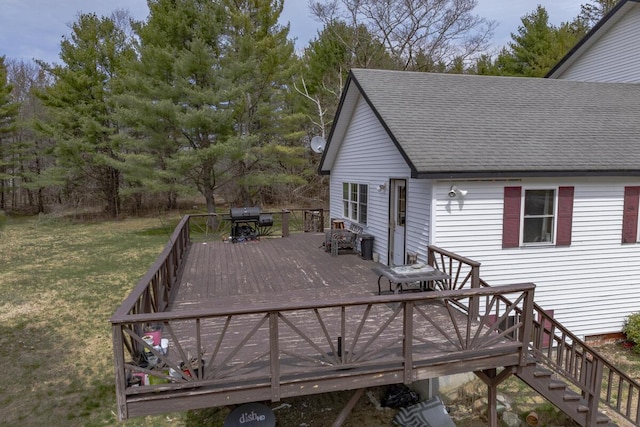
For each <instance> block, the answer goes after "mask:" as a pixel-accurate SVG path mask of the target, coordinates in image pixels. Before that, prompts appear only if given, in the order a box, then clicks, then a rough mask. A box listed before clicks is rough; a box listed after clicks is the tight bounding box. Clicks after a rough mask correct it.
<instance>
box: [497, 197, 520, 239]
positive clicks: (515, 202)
mask: <svg viewBox="0 0 640 427" xmlns="http://www.w3.org/2000/svg"><path fill="white" fill-rule="evenodd" d="M521 203H522V187H504V212H503V214H502V247H503V248H517V247H519V246H520V205H521Z"/></svg>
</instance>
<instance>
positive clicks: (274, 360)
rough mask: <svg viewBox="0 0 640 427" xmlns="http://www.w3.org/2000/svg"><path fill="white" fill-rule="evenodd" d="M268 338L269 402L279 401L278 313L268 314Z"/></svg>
mask: <svg viewBox="0 0 640 427" xmlns="http://www.w3.org/2000/svg"><path fill="white" fill-rule="evenodd" d="M269 337H270V341H271V342H270V346H269V349H270V356H269V357H270V359H271V401H272V402H278V401H279V400H280V336H279V334H278V312H277V311H274V312H271V313H269Z"/></svg>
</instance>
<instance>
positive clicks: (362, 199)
mask: <svg viewBox="0 0 640 427" xmlns="http://www.w3.org/2000/svg"><path fill="white" fill-rule="evenodd" d="M368 199H369V186H368V185H367V184H358V183H355V182H343V183H342V215H343V216H344V217H345V218H348V219H350V220H352V221H355V222H357V223H360V224H366V223H367V203H368Z"/></svg>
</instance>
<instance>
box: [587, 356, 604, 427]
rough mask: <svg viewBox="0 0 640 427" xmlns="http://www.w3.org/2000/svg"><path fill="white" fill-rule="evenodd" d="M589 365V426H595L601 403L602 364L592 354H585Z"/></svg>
mask: <svg viewBox="0 0 640 427" xmlns="http://www.w3.org/2000/svg"><path fill="white" fill-rule="evenodd" d="M585 358H586V361H587V365H590V367H589V369H587V378H586V380H587V382H586V385H587V390H588V393H589V395H588V396H587V404H588V405H589V412H588V414H587V425H588V426H595V425H596V422H597V420H598V406H599V403H600V393H601V390H602V363H601V361H600V359H598V358H597V357H593V356H592V355H591V353H585Z"/></svg>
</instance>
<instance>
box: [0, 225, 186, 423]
mask: <svg viewBox="0 0 640 427" xmlns="http://www.w3.org/2000/svg"><path fill="white" fill-rule="evenodd" d="M168 224H169V220H167V219H163V220H159V219H149V218H144V219H134V220H126V221H117V222H100V223H82V224H72V223H70V222H69V221H66V220H64V219H56V218H53V219H52V218H31V219H22V220H9V221H8V222H7V224H6V226H5V227H4V229H3V230H2V231H1V234H0V239H1V240H0V242H1V243H0V266H2V267H1V268H0V364H1V365H2V366H3V367H4V369H2V373H0V383H2V387H0V407H2V408H3V410H2V411H1V412H0V425H12V426H13V425H21V426H41V425H83V426H85V425H114V424H116V423H117V420H116V416H115V390H114V385H113V384H114V375H113V362H112V350H111V331H110V327H109V323H108V320H109V317H110V316H111V314H112V313H113V312H114V310H115V308H116V307H117V306H118V305H119V304H120V302H121V301H122V300H123V299H124V297H125V296H126V295H127V294H128V293H129V292H130V290H131V289H132V288H133V287H134V286H135V284H136V282H137V281H138V279H139V278H140V277H141V276H142V275H143V274H144V272H145V271H146V269H147V268H148V267H149V265H150V264H151V263H152V262H153V261H154V260H155V258H156V257H157V255H158V253H159V252H160V250H161V249H162V247H163V246H164V244H165V243H166V241H167V238H168V235H169V233H171V231H172V228H173V224H171V225H168ZM149 230H154V231H153V232H149ZM158 230H159V232H156V231H158ZM175 418H176V416H172V415H170V416H169V417H167V416H163V417H149V418H148V419H137V420H132V421H130V422H127V423H126V425H163V424H164V425H175V421H176V419H175Z"/></svg>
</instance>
